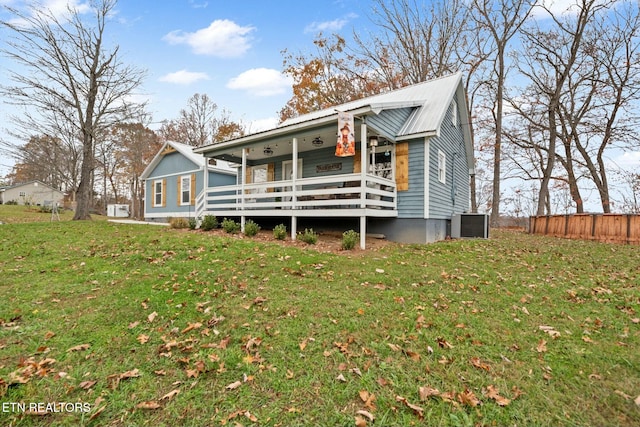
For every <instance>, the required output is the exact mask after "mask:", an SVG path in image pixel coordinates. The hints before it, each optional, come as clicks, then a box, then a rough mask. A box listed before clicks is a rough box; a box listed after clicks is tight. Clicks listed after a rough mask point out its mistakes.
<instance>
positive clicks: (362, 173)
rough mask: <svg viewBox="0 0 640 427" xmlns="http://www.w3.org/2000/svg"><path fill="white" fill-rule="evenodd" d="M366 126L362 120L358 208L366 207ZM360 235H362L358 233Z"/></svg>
mask: <svg viewBox="0 0 640 427" xmlns="http://www.w3.org/2000/svg"><path fill="white" fill-rule="evenodd" d="M367 158H369V156H367V124H366V123H365V121H364V119H362V125H361V126H360V166H361V167H360V186H361V187H360V207H361V208H362V209H365V208H366V207H367V169H368V165H367ZM360 234H362V233H360Z"/></svg>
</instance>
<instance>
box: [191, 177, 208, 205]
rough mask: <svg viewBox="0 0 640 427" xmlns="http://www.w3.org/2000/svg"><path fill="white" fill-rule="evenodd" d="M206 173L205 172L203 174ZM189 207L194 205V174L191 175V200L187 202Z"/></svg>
mask: <svg viewBox="0 0 640 427" xmlns="http://www.w3.org/2000/svg"><path fill="white" fill-rule="evenodd" d="M205 173H206V172H205ZM189 203H190V204H191V206H195V205H196V174H195V173H192V174H191V200H190V201H189Z"/></svg>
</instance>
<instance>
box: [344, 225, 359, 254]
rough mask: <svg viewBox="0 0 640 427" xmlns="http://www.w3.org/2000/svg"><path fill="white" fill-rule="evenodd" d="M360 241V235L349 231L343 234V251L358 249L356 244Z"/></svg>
mask: <svg viewBox="0 0 640 427" xmlns="http://www.w3.org/2000/svg"><path fill="white" fill-rule="evenodd" d="M359 240H360V233H356V232H355V231H353V230H348V231H345V232H344V233H342V249H344V250H347V251H350V250H351V249H353V248H355V247H356V243H357V242H358V241H359Z"/></svg>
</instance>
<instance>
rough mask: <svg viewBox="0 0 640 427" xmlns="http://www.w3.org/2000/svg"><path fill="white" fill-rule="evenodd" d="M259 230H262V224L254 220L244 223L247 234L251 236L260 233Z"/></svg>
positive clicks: (245, 233)
mask: <svg viewBox="0 0 640 427" xmlns="http://www.w3.org/2000/svg"><path fill="white" fill-rule="evenodd" d="M258 231H260V226H259V225H258V224H256V223H255V222H253V221H252V220H249V221H247V222H245V223H244V235H245V236H249V237H252V236H255V235H256V234H258Z"/></svg>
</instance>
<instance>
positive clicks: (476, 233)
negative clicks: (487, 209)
mask: <svg viewBox="0 0 640 427" xmlns="http://www.w3.org/2000/svg"><path fill="white" fill-rule="evenodd" d="M451 237H452V238H454V239H460V238H480V239H488V238H489V215H488V214H478V213H465V214H457V215H453V216H452V217H451Z"/></svg>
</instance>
